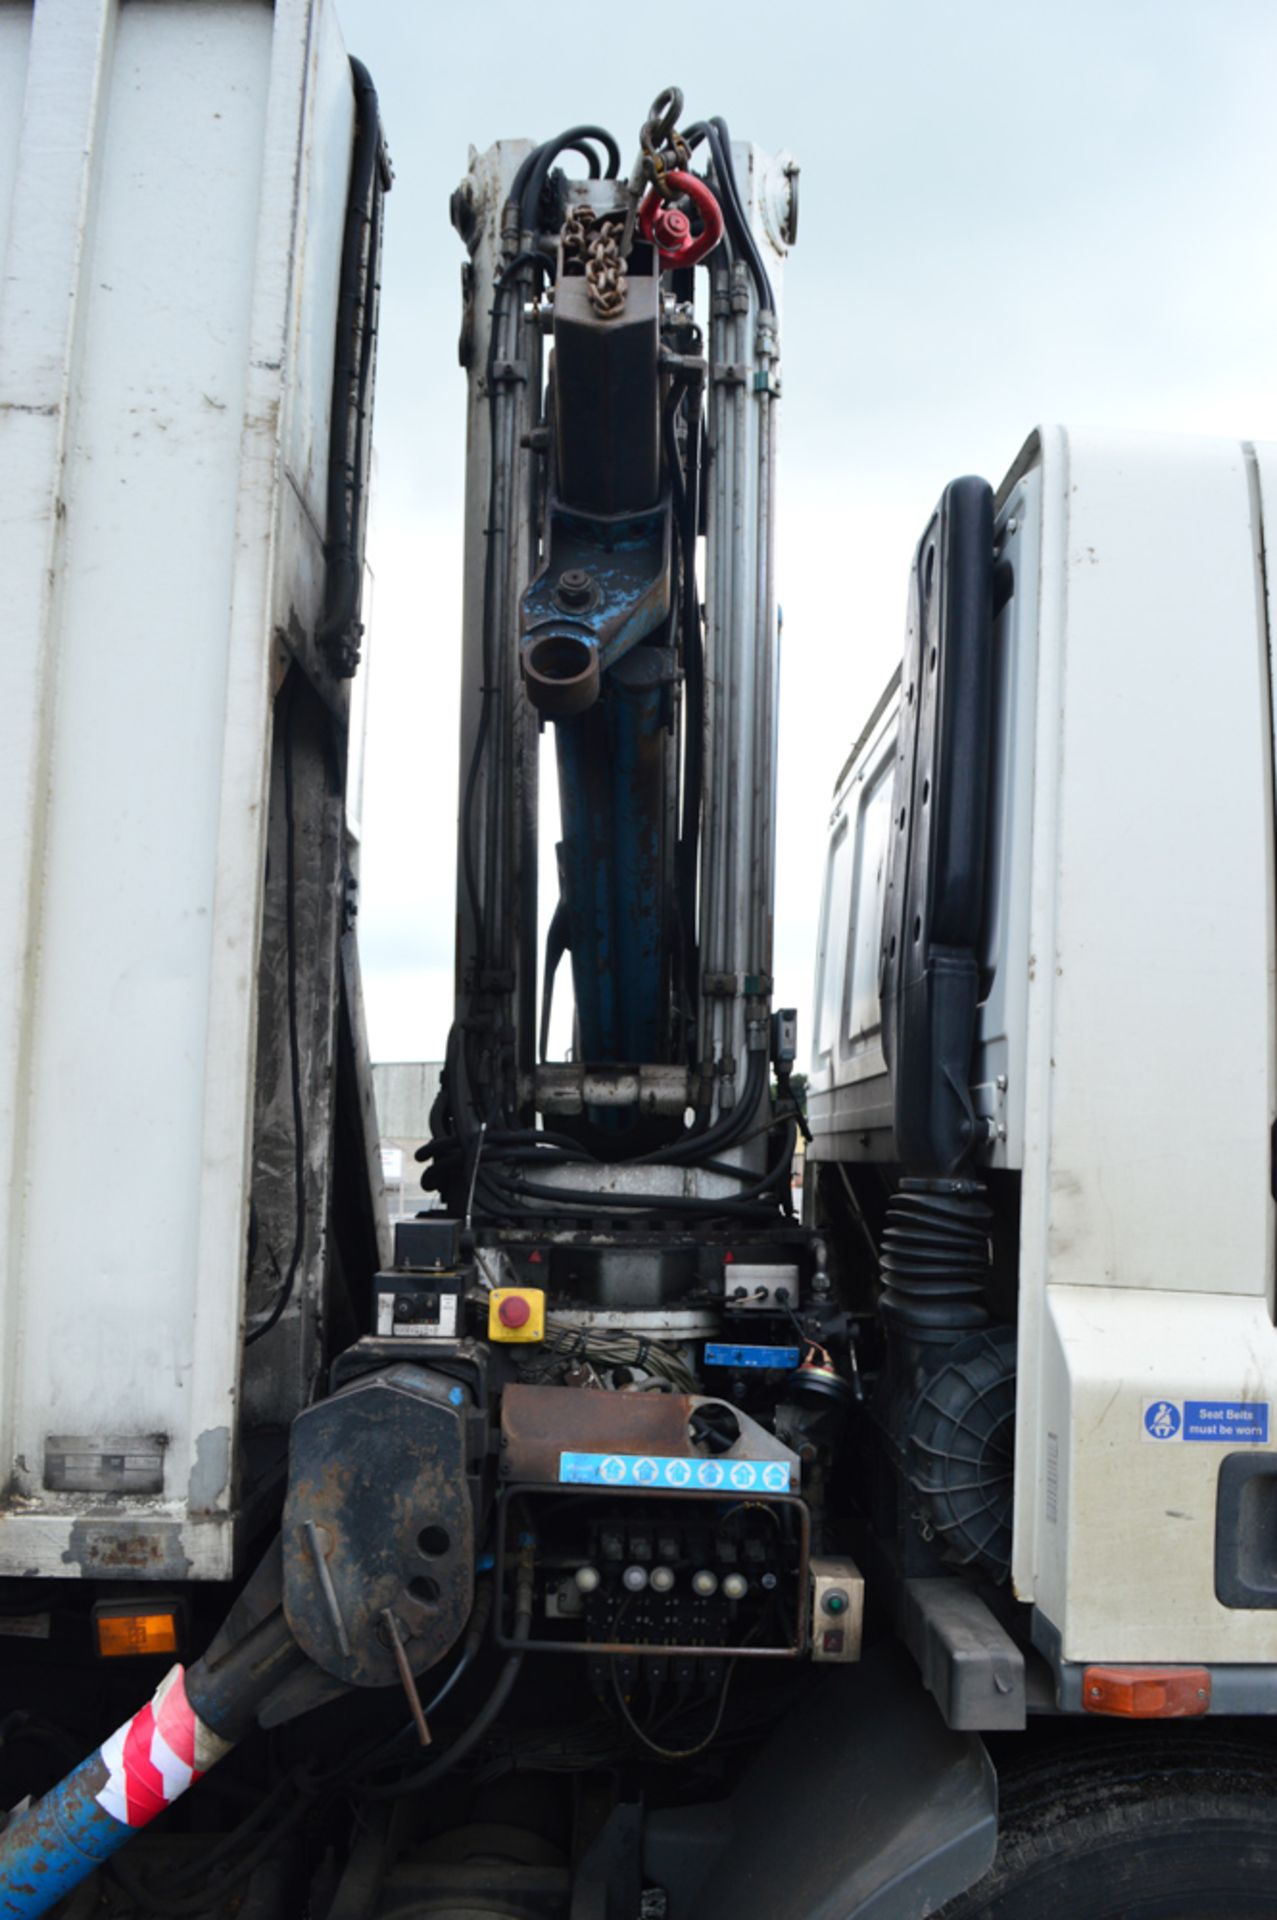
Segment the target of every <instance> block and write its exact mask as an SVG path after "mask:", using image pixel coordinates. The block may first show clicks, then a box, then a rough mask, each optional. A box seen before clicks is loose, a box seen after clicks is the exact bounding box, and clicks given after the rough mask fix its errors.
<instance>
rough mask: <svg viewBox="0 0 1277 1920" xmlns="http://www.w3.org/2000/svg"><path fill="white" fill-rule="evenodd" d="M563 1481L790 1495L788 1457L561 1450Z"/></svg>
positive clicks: (612, 1485) (605, 1485)
mask: <svg viewBox="0 0 1277 1920" xmlns="http://www.w3.org/2000/svg"><path fill="white" fill-rule="evenodd" d="M559 1479H560V1480H561V1481H569V1482H571V1483H572V1484H574V1485H577V1486H595V1487H653V1488H656V1487H672V1488H673V1489H674V1491H675V1492H676V1493H684V1492H687V1493H788V1492H789V1487H790V1467H789V1463H788V1461H786V1460H731V1459H727V1458H723V1459H720V1460H685V1459H683V1458H682V1456H681V1455H676V1456H675V1457H673V1458H666V1457H665V1456H664V1455H661V1454H650V1453H561V1454H560V1455H559Z"/></svg>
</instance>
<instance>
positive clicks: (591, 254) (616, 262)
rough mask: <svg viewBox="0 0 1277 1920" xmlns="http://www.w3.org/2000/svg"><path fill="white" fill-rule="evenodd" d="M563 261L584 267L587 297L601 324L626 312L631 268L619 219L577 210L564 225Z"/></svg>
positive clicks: (575, 209) (591, 211) (574, 210)
mask: <svg viewBox="0 0 1277 1920" xmlns="http://www.w3.org/2000/svg"><path fill="white" fill-rule="evenodd" d="M563 257H564V259H565V260H567V259H575V260H580V261H582V262H583V263H584V266H585V291H586V295H587V297H588V299H589V302H590V305H591V306H592V307H593V309H594V311H595V313H597V314H598V316H599V318H600V320H614V319H615V318H616V316H617V314H619V313H621V312H623V310H624V307H625V295H626V292H627V290H628V285H629V268H628V267H627V265H626V263H625V258H624V256H623V254H622V252H621V225H620V224H619V223H618V218H617V217H616V216H613V215H610V214H605V215H604V216H603V217H602V218H600V217H599V216H598V215H597V214H596V213H595V211H594V209H593V208H592V207H587V206H583V205H582V206H575V207H573V208H572V209H571V210H570V212H569V213H568V216H567V218H566V219H565V220H564V222H563Z"/></svg>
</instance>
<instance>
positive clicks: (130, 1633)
mask: <svg viewBox="0 0 1277 1920" xmlns="http://www.w3.org/2000/svg"><path fill="white" fill-rule="evenodd" d="M180 1624H181V1623H180V1620H179V1617H178V1608H177V1607H176V1606H168V1605H157V1603H156V1602H155V1601H154V1600H143V1601H138V1602H136V1603H135V1604H134V1605H132V1606H129V1605H128V1604H124V1605H119V1604H114V1603H112V1602H110V1601H99V1603H98V1605H97V1606H96V1607H94V1609H93V1634H94V1638H95V1640H96V1642H97V1650H98V1653H99V1654H100V1655H101V1656H102V1658H103V1659H104V1660H118V1659H121V1658H126V1657H128V1656H129V1655H135V1654H148V1653H151V1654H154V1653H176V1652H177V1651H178V1648H179V1641H180V1637H181V1635H180Z"/></svg>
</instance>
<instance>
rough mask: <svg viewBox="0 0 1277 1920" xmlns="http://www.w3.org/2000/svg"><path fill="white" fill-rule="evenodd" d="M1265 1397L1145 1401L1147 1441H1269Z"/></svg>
mask: <svg viewBox="0 0 1277 1920" xmlns="http://www.w3.org/2000/svg"><path fill="white" fill-rule="evenodd" d="M1268 1408H1269V1402H1268V1401H1267V1400H1249V1401H1230V1400H1146V1401H1145V1402H1144V1438H1145V1439H1146V1440H1160V1441H1167V1440H1202V1441H1213V1442H1214V1444H1215V1445H1216V1446H1242V1447H1246V1446H1249V1447H1258V1446H1266V1445H1267V1444H1268V1425H1269V1422H1268Z"/></svg>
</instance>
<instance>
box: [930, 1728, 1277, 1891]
mask: <svg viewBox="0 0 1277 1920" xmlns="http://www.w3.org/2000/svg"><path fill="white" fill-rule="evenodd" d="M1081 1738H1082V1739H1085V1741H1086V1744H1085V1745H1084V1746H1080V1745H1079V1740H1078V1739H1075V1740H1073V1741H1071V1742H1069V1741H1065V1742H1062V1743H1058V1744H1055V1743H1053V1745H1052V1746H1051V1748H1050V1749H1049V1750H1046V1751H1043V1750H1039V1752H1038V1753H1037V1754H1036V1755H1035V1756H1034V1757H1033V1758H1032V1759H1031V1760H1029V1761H1027V1762H1022V1763H1017V1762H1015V1761H1014V1760H1012V1761H1010V1762H1009V1763H1008V1764H1007V1765H1006V1767H1005V1768H1003V1767H1001V1766H1000V1767H999V1792H1000V1798H1001V1813H1000V1832H999V1838H998V1852H997V1857H996V1859H995V1860H994V1863H993V1866H992V1867H991V1868H990V1870H989V1872H988V1873H987V1874H986V1875H985V1876H984V1878H983V1879H982V1880H980V1881H978V1882H977V1883H976V1885H975V1886H974V1887H972V1888H971V1889H970V1890H969V1891H968V1892H967V1893H965V1894H963V1895H962V1896H961V1897H960V1898H959V1899H958V1900H956V1901H953V1902H951V1903H950V1905H948V1906H946V1907H945V1908H944V1909H943V1915H942V1920H1246V1916H1255V1917H1256V1920H1258V1916H1261V1915H1262V1916H1265V1920H1272V1917H1273V1916H1274V1915H1275V1914H1277V1746H1273V1745H1269V1744H1265V1743H1264V1742H1263V1741H1262V1739H1261V1738H1257V1739H1255V1740H1254V1741H1253V1742H1250V1741H1248V1740H1246V1739H1245V1738H1243V1737H1239V1738H1236V1739H1232V1738H1229V1737H1227V1736H1224V1737H1222V1738H1221V1737H1218V1736H1216V1735H1214V1734H1213V1733H1210V1734H1208V1733H1206V1732H1205V1731H1204V1730H1198V1729H1184V1730H1183V1731H1182V1733H1180V1734H1179V1735H1178V1736H1176V1737H1174V1738H1169V1739H1168V1738H1167V1737H1166V1735H1165V1734H1164V1733H1162V1732H1158V1733H1156V1734H1152V1735H1150V1737H1149V1738H1148V1739H1139V1738H1132V1737H1130V1736H1129V1735H1126V1734H1120V1735H1117V1736H1115V1737H1114V1738H1112V1739H1105V1738H1103V1737H1102V1736H1101V1737H1099V1738H1098V1739H1091V1738H1087V1737H1086V1736H1081ZM997 1757H998V1756H996V1755H995V1758H997Z"/></svg>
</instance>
